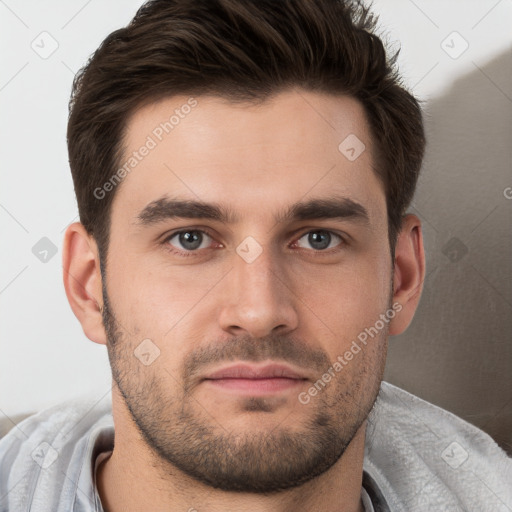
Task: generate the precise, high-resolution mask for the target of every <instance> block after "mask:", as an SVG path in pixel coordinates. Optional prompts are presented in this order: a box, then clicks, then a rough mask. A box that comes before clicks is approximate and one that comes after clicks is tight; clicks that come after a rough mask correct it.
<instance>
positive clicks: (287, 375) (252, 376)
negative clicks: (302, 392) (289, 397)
mask: <svg viewBox="0 0 512 512" xmlns="http://www.w3.org/2000/svg"><path fill="white" fill-rule="evenodd" d="M273 378H282V379H293V380H307V379H306V377H305V376H304V375H301V374H300V373H299V372H297V371H295V370H293V369H292V368H290V367H289V366H287V365H283V364H266V365H264V366H255V365H249V364H236V365H234V366H228V367H227V368H221V369H220V370H216V371H214V372H213V373H210V374H209V375H207V376H206V377H205V379H206V380H221V379H249V380H258V379H273Z"/></svg>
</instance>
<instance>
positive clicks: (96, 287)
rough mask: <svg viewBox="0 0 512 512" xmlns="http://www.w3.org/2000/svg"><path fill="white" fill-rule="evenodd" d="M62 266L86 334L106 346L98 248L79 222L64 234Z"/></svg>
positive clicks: (69, 295) (68, 292)
mask: <svg viewBox="0 0 512 512" xmlns="http://www.w3.org/2000/svg"><path fill="white" fill-rule="evenodd" d="M62 267H63V279H64V288H65V290H66V296H67V298H68V301H69V304H70V306H71V309H72V310H73V313H74V314H75V316H76V317H77V318H78V320H79V322H80V323H81V324H82V329H83V331H84V333H85V335H86V336H87V337H88V338H89V339H90V340H91V341H94V342H96V343H100V344H106V334H105V329H104V327H103V322H102V314H101V310H102V307H103V300H102V286H101V271H100V264H99V256H98V251H97V246H96V243H95V241H94V239H93V238H92V237H91V236H90V235H89V234H88V233H87V231H86V230H85V228H84V226H83V225H82V224H80V223H79V222H75V223H73V224H71V225H70V226H68V228H67V230H66V233H65V235H64V244H63V249H62Z"/></svg>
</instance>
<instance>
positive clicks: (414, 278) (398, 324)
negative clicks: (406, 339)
mask: <svg viewBox="0 0 512 512" xmlns="http://www.w3.org/2000/svg"><path fill="white" fill-rule="evenodd" d="M424 279H425V252H424V250H423V234H422V232H421V221H420V219H418V217H416V215H412V214H410V215H406V216H405V217H404V219H403V222H402V229H401V230H400V233H399V235H398V239H397V243H396V247H395V270H394V275H393V302H392V304H393V305H394V304H397V306H396V311H397V315H396V316H395V317H394V318H393V320H392V321H391V323H390V327H389V334H390V335H391V336H393V335H396V334H402V333H403V332H404V331H405V330H406V329H407V327H409V324H410V323H411V321H412V319H413V317H414V313H415V312H416V308H417V307H418V303H419V301H420V297H421V291H422V290H423V280H424ZM398 304H399V305H400V306H401V309H400V307H399V306H398ZM393 309H395V307H394V308H393Z"/></svg>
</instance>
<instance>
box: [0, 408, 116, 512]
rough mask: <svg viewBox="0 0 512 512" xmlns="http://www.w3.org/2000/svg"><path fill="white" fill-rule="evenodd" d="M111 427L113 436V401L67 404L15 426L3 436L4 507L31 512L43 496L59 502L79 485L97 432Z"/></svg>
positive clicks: (0, 477) (0, 491)
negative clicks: (68, 488) (63, 494)
mask: <svg viewBox="0 0 512 512" xmlns="http://www.w3.org/2000/svg"><path fill="white" fill-rule="evenodd" d="M109 431H110V432H112V437H113V420H112V414H111V400H110V399H105V400H104V401H101V402H99V403H98V402H94V401H91V400H86V399H79V400H76V401H68V402H64V403H62V404H59V405H56V406H53V407H50V408H48V409H45V410H43V411H41V412H39V413H37V414H34V415H32V416H29V417H28V418H26V419H25V420H23V421H22V422H20V423H19V424H18V425H16V426H14V427H13V428H12V429H11V430H10V431H9V433H8V434H7V435H6V436H5V437H3V438H2V439H1V440H0V504H1V506H0V508H1V509H2V510H9V511H11V510H12V511H16V510H25V509H27V510H28V508H27V506H28V505H29V504H30V505H32V503H35V502H36V501H40V502H41V500H43V502H44V501H46V502H47V503H59V499H60V494H61V493H63V492H64V491H65V488H66V484H67V483H68V484H69V485H76V481H75V482H73V479H75V480H76V478H78V476H76V478H75V474H76V475H79V473H80V469H81V467H82V466H83V465H84V463H85V462H87V456H88V454H89V453H90V452H91V450H92V449H93V445H94V443H95V441H96V439H97V438H98V436H100V435H101V433H102V432H103V435H104V434H105V433H106V432H109ZM42 493H43V495H42ZM30 509H31V510H40V509H39V508H37V506H36V507H34V508H30ZM41 510H43V509H41Z"/></svg>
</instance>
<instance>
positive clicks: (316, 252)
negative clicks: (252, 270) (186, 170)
mask: <svg viewBox="0 0 512 512" xmlns="http://www.w3.org/2000/svg"><path fill="white" fill-rule="evenodd" d="M190 231H197V232H199V233H203V234H206V235H207V236H209V237H210V238H212V239H213V240H214V239H215V237H214V236H213V234H212V233H210V232H209V231H208V230H207V229H204V228H201V229H198V228H187V229H180V230H178V231H174V232H172V233H170V234H169V235H167V236H166V237H165V238H164V239H163V240H162V244H163V246H164V248H165V249H166V250H167V251H169V252H170V253H171V254H176V255H178V256H182V257H185V258H189V257H194V256H197V255H198V254H199V251H203V250H205V249H196V250H193V251H180V250H178V249H176V248H175V247H174V246H172V245H171V244H170V243H169V241H170V240H171V239H172V238H174V237H175V236H176V235H179V234H180V233H188V232H190ZM316 231H323V232H326V233H329V234H331V235H334V236H335V237H338V238H339V239H340V243H339V244H338V245H337V246H336V247H331V248H330V249H324V250H314V249H304V248H303V247H299V250H304V251H308V252H310V253H311V254H313V255H314V256H323V255H326V254H328V255H331V254H332V253H333V250H334V252H338V251H340V250H341V249H342V247H344V246H346V245H348V243H347V239H346V237H344V236H342V235H340V234H339V233H336V232H335V231H331V230H329V229H319V228H317V229H310V230H308V231H305V232H304V233H302V234H301V235H300V236H299V237H298V238H296V240H295V242H294V244H295V243H297V242H298V241H299V240H300V239H301V238H302V237H303V236H304V235H307V234H309V233H314V232H316Z"/></svg>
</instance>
